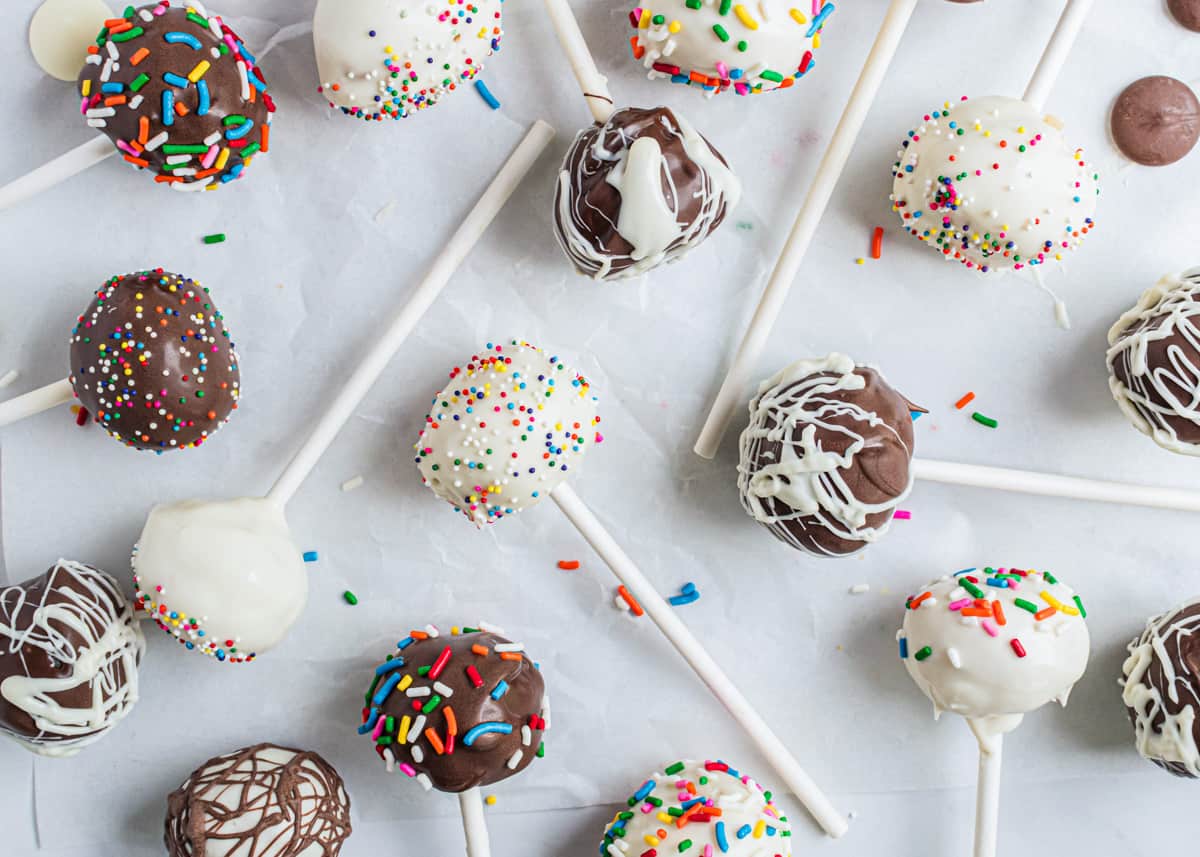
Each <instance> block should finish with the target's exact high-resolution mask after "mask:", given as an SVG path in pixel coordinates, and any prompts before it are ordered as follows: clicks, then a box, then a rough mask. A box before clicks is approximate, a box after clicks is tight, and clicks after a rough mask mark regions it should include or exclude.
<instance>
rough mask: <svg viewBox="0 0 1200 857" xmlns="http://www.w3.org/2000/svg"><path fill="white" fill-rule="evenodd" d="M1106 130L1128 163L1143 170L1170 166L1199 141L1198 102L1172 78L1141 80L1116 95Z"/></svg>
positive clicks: (1158, 76) (1199, 108)
mask: <svg viewBox="0 0 1200 857" xmlns="http://www.w3.org/2000/svg"><path fill="white" fill-rule="evenodd" d="M1109 127H1110V129H1111V130H1112V138H1113V143H1114V144H1115V145H1116V147H1117V148H1118V149H1120V151H1121V153H1122V154H1123V155H1125V157H1127V158H1129V160H1131V161H1134V162H1136V163H1139V164H1142V165H1144V166H1147V167H1162V166H1166V165H1167V164H1173V163H1175V162H1176V161H1178V160H1179V159H1181V158H1182V157H1183V156H1184V155H1186V154H1187V153H1188V152H1190V151H1191V150H1192V149H1193V148H1194V147H1195V145H1196V140H1198V139H1200V99H1197V98H1196V93H1194V92H1192V89H1191V87H1189V86H1188V85H1187V84H1186V83H1184V82H1183V81H1180V80H1176V79H1175V78H1173V77H1164V76H1163V75H1155V76H1153V77H1143V78H1142V79H1141V80H1138V81H1135V82H1134V83H1131V84H1130V85H1129V86H1127V87H1126V88H1125V90H1124V91H1123V92H1122V93H1121V94H1120V95H1119V96H1117V100H1116V102H1115V103H1114V104H1113V109H1112V116H1111V117H1110V120H1109Z"/></svg>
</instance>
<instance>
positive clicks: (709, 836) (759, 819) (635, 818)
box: [600, 761, 792, 857]
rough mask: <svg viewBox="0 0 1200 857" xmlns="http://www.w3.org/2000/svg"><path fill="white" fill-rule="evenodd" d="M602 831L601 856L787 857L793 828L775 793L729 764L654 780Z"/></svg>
mask: <svg viewBox="0 0 1200 857" xmlns="http://www.w3.org/2000/svg"><path fill="white" fill-rule="evenodd" d="M627 803H628V806H629V808H628V809H626V810H622V811H620V812H618V813H617V816H616V818H614V819H613V820H612V822H611V823H610V824H609V825H608V827H606V828H605V829H604V840H603V841H602V842H601V843H600V857H645V855H647V854H664V855H665V854H695V855H697V857H700V855H712V857H716V855H718V854H728V855H732V857H790V855H791V853H792V848H791V841H792V840H791V836H792V827H791V824H789V823H788V820H787V817H786V816H784V815H781V814H780V811H779V808H778V807H777V806H775V804H774V803H773V802H772V800H771V793H770V792H769V791H766V790H764V789H763V787H762V786H760V785H759V784H758V783H757V782H755V781H754V780H753V779H752V778H750V777H749V776H747V775H745V774H743V773H741V772H740V771H738V770H736V769H735V768H733V767H731V766H730V765H728V764H727V763H725V762H720V761H709V762H692V761H684V762H675V763H674V764H672V765H669V766H667V768H666V770H665V771H663V772H659V773H653V774H651V775H650V776H649V777H648V778H647V779H646V780H645V781H644V782H643V783H642V785H641V786H640V787H639V788H638V789H637V791H635V792H634V793H633V795H632V796H631V797H630V798H629V800H628V802H627Z"/></svg>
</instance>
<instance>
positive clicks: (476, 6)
mask: <svg viewBox="0 0 1200 857" xmlns="http://www.w3.org/2000/svg"><path fill="white" fill-rule="evenodd" d="M503 7H504V6H503V2H502V0H473V2H470V3H463V2H461V0H422V2H413V0H402V1H401V2H388V0H320V2H318V3H317V10H316V13H315V14H314V16H313V43H314V45H315V47H316V50H317V73H318V74H319V75H320V77H321V85H320V87H319V88H318V91H319V92H320V93H321V94H322V95H323V96H324V97H325V98H326V99H327V100H328V101H329V106H330V107H333V108H336V109H340V110H341V111H342V113H343V114H345V115H346V116H348V117H350V118H352V119H364V120H367V121H372V120H375V121H379V120H384V119H404V118H406V117H408V116H411V115H412V114H413V113H416V112H417V111H419V110H424V109H425V108H427V107H432V106H433V105H435V104H437V103H438V102H439V101H441V100H442V99H443V98H444V97H446V96H447V95H449V94H450V93H452V92H454V91H455V90H456V89H459V88H461V87H463V86H465V85H466V84H468V83H469V82H470V81H471V80H473V79H474V78H475V77H476V76H477V75H478V74H479V72H481V71H482V70H483V61H484V60H485V59H487V58H488V57H490V56H491V55H492V53H493V52H495V51H498V50H499V49H500V37H501V35H502V34H503V30H502V29H501V23H500V18H501V14H500V13H501V10H502V9H503Z"/></svg>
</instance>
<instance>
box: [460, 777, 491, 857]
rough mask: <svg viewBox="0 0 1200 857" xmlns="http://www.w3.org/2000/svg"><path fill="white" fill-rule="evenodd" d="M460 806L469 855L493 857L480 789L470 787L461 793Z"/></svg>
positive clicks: (471, 856)
mask: <svg viewBox="0 0 1200 857" xmlns="http://www.w3.org/2000/svg"><path fill="white" fill-rule="evenodd" d="M458 808H459V809H461V810H462V821H463V832H464V833H465V834H466V836H467V857H492V844H491V841H490V840H489V839H488V829H487V822H486V821H484V819H483V798H481V797H480V795H479V789H477V788H476V789H468V790H467V791H465V792H462V793H461V794H459V796H458Z"/></svg>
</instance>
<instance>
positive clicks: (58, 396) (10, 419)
mask: <svg viewBox="0 0 1200 857" xmlns="http://www.w3.org/2000/svg"><path fill="white" fill-rule="evenodd" d="M74 397H75V392H74V390H72V388H71V382H70V381H68V380H67V379H66V378H64V379H63V380H61V381H55V382H54V383H53V384H48V385H47V386H45V387H42V388H40V389H37V390H31V391H30V392H28V393H26V394H25V395H23V396H17V397H16V398H13V399H9V400H8V401H6V402H0V426H6V425H9V424H11V423H15V422H17V421H18V420H23V419H25V418H26V417H32V416H33V415H34V414H40V413H41V412H42V411H48V410H50V409H51V408H57V407H58V406H59V405H65V404H66V403H67V402H69V401H71V399H73V398H74Z"/></svg>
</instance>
